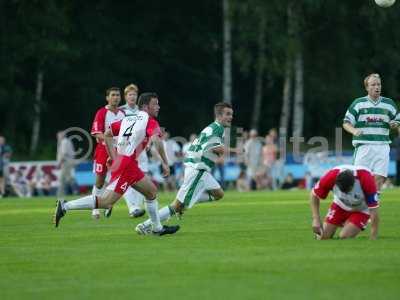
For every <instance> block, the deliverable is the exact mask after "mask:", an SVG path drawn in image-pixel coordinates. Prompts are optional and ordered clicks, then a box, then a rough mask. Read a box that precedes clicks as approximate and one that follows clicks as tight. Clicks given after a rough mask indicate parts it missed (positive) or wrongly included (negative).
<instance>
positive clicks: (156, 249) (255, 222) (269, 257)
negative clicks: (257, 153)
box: [0, 190, 400, 300]
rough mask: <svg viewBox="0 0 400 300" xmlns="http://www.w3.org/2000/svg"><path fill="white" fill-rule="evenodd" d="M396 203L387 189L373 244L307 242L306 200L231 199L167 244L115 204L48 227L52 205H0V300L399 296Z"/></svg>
mask: <svg viewBox="0 0 400 300" xmlns="http://www.w3.org/2000/svg"><path fill="white" fill-rule="evenodd" d="M172 196H173V195H171V194H162V195H161V197H160V198H161V202H162V203H166V202H167V201H168V200H170V199H171V197H172ZM399 198H400V190H391V191H385V192H384V194H383V199H382V202H383V204H382V208H381V220H382V223H381V232H380V238H379V239H378V240H376V241H370V240H368V230H367V231H366V232H363V233H362V234H361V235H360V236H359V237H358V238H357V239H355V240H346V241H341V240H331V241H316V240H314V239H313V237H312V233H311V229H310V228H311V227H310V224H311V220H310V212H309V207H308V201H307V199H308V195H307V193H306V192H303V191H293V192H270V193H258V192H255V193H235V192H228V193H227V194H226V197H225V199H224V200H222V201H220V202H219V203H207V204H200V205H198V206H195V207H194V208H193V209H191V210H190V211H188V212H187V214H186V215H185V216H184V219H183V220H182V221H180V224H181V226H182V228H181V231H180V232H178V233H177V234H176V235H175V236H167V237H153V236H145V237H143V236H138V235H136V233H135V232H134V226H135V225H136V224H137V223H138V220H131V219H128V217H127V209H126V206H125V203H123V202H122V201H121V202H120V203H119V204H118V206H117V207H116V208H115V210H114V212H113V215H112V217H111V218H110V219H108V220H106V219H104V218H103V219H101V220H99V221H94V220H92V219H91V217H90V212H88V211H79V212H78V211H74V212H69V213H68V215H67V216H66V217H65V218H64V219H63V220H62V222H61V225H60V227H59V228H58V229H55V228H54V227H53V226H52V224H51V215H52V213H53V210H54V204H55V200H54V199H51V198H37V199H0V299H2V300H3V299H110V298H115V299H124V298H126V299H128V298H130V299H202V300H205V299H226V300H228V299H229V300H230V299H335V300H336V299H338V298H339V299H363V300H364V299H385V300H389V299H399V297H400V296H399V295H400V284H399V283H400V237H399V235H400V230H399V228H400V222H399V212H400V202H399ZM329 202H330V201H327V202H324V204H323V205H322V214H325V212H326V209H327V205H328V203H329ZM142 220H143V219H142ZM170 222H171V223H175V222H177V220H176V219H173V220H172V221H170Z"/></svg>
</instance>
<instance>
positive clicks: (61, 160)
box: [57, 131, 75, 198]
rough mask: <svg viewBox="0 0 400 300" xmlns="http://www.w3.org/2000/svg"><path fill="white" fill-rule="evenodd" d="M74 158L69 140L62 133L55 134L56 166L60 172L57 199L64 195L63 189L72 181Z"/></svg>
mask: <svg viewBox="0 0 400 300" xmlns="http://www.w3.org/2000/svg"><path fill="white" fill-rule="evenodd" d="M74 158H75V149H74V145H73V144H72V142H71V140H70V139H69V138H68V137H67V136H66V135H65V132H64V131H59V132H58V133H57V165H58V168H59V170H60V174H59V177H58V189H57V197H58V198H61V197H63V196H64V195H65V189H66V187H67V186H68V185H71V184H72V183H73V181H74V178H73V176H72V172H73V169H74V167H75V164H74Z"/></svg>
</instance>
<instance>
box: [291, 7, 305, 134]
mask: <svg viewBox="0 0 400 300" xmlns="http://www.w3.org/2000/svg"><path fill="white" fill-rule="evenodd" d="M301 15H302V14H301V6H300V4H299V3H298V2H296V5H295V6H294V7H293V15H292V20H293V21H292V24H293V27H294V28H293V32H294V45H295V51H296V52H295V53H296V54H295V56H294V76H295V81H294V83H295V87H294V105H293V106H294V107H293V136H298V137H300V136H303V123H304V122H303V120H304V105H303V102H304V82H303V73H304V72H303V71H304V66H303V45H302V42H303V41H302V36H301V25H300V21H301V20H300V18H301Z"/></svg>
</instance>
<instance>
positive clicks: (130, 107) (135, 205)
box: [105, 84, 149, 218]
mask: <svg viewBox="0 0 400 300" xmlns="http://www.w3.org/2000/svg"><path fill="white" fill-rule="evenodd" d="M138 93H139V88H138V87H137V85H136V84H129V85H128V86H127V87H125V89H124V99H125V101H126V104H125V105H122V106H120V107H119V109H121V110H122V111H123V112H124V113H125V116H126V117H131V116H136V115H137V114H138V113H139V108H138V106H137V105H136V101H137V98H138ZM138 163H139V168H140V169H141V170H142V171H143V172H144V173H145V174H146V173H148V171H149V166H148V164H149V159H148V157H147V153H146V151H145V150H143V151H142V153H140V155H139V157H138ZM124 199H125V202H126V205H127V206H128V213H129V216H130V217H132V218H138V217H141V216H143V215H144V214H145V210H144V209H143V208H142V207H143V201H144V196H143V195H142V194H141V193H139V192H138V191H136V190H135V189H133V188H131V187H128V189H127V190H126V192H125V194H124ZM111 211H112V209H107V210H106V212H105V215H106V216H107V217H110V216H111Z"/></svg>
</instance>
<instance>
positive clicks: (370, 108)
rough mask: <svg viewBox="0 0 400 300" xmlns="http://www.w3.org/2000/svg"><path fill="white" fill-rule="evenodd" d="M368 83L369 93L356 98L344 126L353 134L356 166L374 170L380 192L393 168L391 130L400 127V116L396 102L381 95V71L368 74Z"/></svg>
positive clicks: (366, 83) (365, 80) (349, 109)
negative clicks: (391, 161) (391, 160)
mask: <svg viewBox="0 0 400 300" xmlns="http://www.w3.org/2000/svg"><path fill="white" fill-rule="evenodd" d="M364 86H365V89H366V90H367V92H368V95H367V96H364V97H361V98H358V99H356V100H354V101H353V103H352V104H351V105H350V107H349V108H348V110H347V112H346V115H345V117H344V120H343V128H344V129H345V130H346V131H347V132H349V133H350V134H352V135H353V146H354V147H355V151H354V165H356V166H364V167H367V168H368V169H370V170H371V171H372V173H373V174H374V175H375V181H376V185H377V188H378V191H380V189H381V187H382V185H383V183H384V182H385V180H386V178H387V175H388V169H389V152H390V147H389V144H390V143H391V141H390V138H389V131H390V128H396V127H398V126H399V121H400V115H399V111H398V109H397V105H396V104H395V103H394V101H393V100H392V99H389V98H386V97H382V96H381V91H382V84H381V78H380V76H379V74H370V75H368V76H367V77H366V78H365V79H364Z"/></svg>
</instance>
